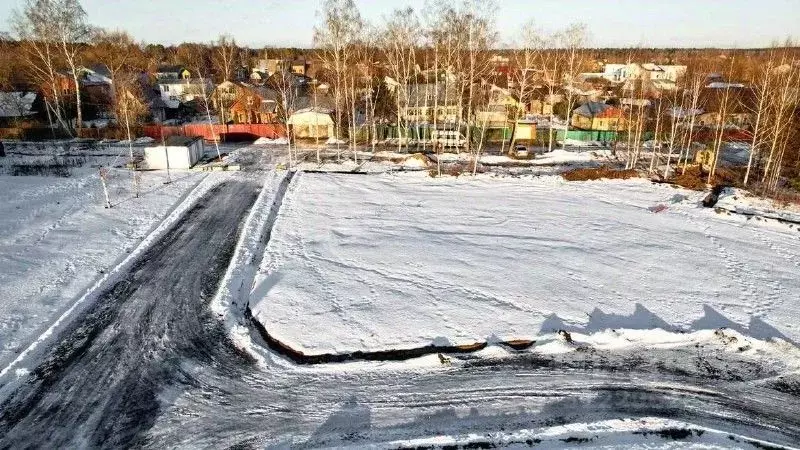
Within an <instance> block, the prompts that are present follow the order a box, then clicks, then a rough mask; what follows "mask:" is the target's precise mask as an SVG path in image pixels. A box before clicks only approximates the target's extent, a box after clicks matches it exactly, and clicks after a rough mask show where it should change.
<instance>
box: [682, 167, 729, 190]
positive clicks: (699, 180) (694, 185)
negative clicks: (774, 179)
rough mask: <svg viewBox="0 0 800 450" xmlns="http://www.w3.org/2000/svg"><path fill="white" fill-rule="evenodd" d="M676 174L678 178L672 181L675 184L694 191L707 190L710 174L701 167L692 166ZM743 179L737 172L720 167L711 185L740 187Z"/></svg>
mask: <svg viewBox="0 0 800 450" xmlns="http://www.w3.org/2000/svg"><path fill="white" fill-rule="evenodd" d="M675 173H676V174H677V176H675V177H673V178H672V179H671V180H670V181H672V182H673V183H675V184H677V185H679V186H682V187H685V188H686V189H691V190H693V191H704V190H705V189H706V186H707V184H706V181H708V172H705V171H703V170H702V169H701V168H700V166H690V167H687V168H686V172H684V173H681V171H680V170H677V171H676V172H675ZM742 178H743V176H740V174H739V173H738V172H737V171H735V170H731V169H728V168H725V167H719V168H717V171H716V175H715V176H714V179H712V180H711V185H725V186H738V185H739V184H740V181H741V180H742Z"/></svg>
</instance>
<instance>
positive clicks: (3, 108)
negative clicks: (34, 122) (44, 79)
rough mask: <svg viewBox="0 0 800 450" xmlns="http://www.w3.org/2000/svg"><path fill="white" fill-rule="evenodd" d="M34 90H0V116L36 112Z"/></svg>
mask: <svg viewBox="0 0 800 450" xmlns="http://www.w3.org/2000/svg"><path fill="white" fill-rule="evenodd" d="M34 101H36V93H35V92H0V117H24V116H31V115H34V114H36V111H33V110H32V109H33V102H34Z"/></svg>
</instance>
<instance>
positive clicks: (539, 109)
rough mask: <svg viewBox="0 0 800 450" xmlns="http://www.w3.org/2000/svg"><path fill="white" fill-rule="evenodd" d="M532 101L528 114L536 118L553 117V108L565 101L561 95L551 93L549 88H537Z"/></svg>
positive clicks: (532, 94)
mask: <svg viewBox="0 0 800 450" xmlns="http://www.w3.org/2000/svg"><path fill="white" fill-rule="evenodd" d="M530 98H532V100H531V101H530V102H529V104H528V113H530V114H533V115H535V116H552V115H553V107H554V106H555V105H556V104H557V103H560V102H563V101H564V95H563V94H561V93H552V94H551V93H550V89H548V88H547V87H537V88H535V89H534V90H533V92H531V94H530Z"/></svg>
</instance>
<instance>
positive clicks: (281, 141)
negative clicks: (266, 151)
mask: <svg viewBox="0 0 800 450" xmlns="http://www.w3.org/2000/svg"><path fill="white" fill-rule="evenodd" d="M288 143H289V141H288V140H287V139H286V138H277V139H270V138H265V137H260V138H258V139H256V140H255V142H253V144H254V145H286V144H288Z"/></svg>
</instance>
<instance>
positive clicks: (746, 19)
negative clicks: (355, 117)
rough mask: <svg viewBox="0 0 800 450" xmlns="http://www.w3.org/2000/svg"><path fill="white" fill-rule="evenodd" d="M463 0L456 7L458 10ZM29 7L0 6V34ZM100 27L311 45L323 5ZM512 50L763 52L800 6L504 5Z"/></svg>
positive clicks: (162, 8) (364, 9)
mask: <svg viewBox="0 0 800 450" xmlns="http://www.w3.org/2000/svg"><path fill="white" fill-rule="evenodd" d="M456 1H458V0H453V2H454V3H455V2H456ZM356 3H357V4H358V6H359V9H360V10H361V13H362V15H363V16H364V17H365V18H366V19H367V20H369V21H372V22H373V23H374V22H377V21H380V20H381V19H382V17H383V16H384V15H386V14H387V13H388V12H389V11H390V10H391V9H393V8H397V7H403V6H412V7H414V8H422V7H423V6H424V4H425V1H424V0H356ZM22 4H23V1H22V0H0V30H8V29H9V28H10V27H9V26H8V18H9V16H10V13H11V10H12V9H14V8H19V7H20V6H21V5H22ZM82 4H83V6H84V9H86V11H87V13H88V18H89V21H90V22H91V23H92V24H93V25H97V26H101V27H104V28H120V29H125V30H127V31H128V32H130V33H131V34H132V35H133V36H134V37H135V38H136V39H137V40H142V41H146V42H154V43H163V44H173V43H180V42H184V41H211V40H213V39H215V38H216V37H217V36H218V35H219V34H222V33H227V34H231V35H233V36H234V37H235V38H236V40H237V41H238V42H239V43H240V44H243V45H250V46H253V47H261V46H266V45H273V46H298V47H308V46H310V45H311V38H312V34H313V31H312V28H313V25H314V23H315V22H316V20H317V16H316V11H317V9H318V7H319V5H320V4H321V0H217V1H214V0H166V1H163V0H149V1H148V0H82ZM497 4H498V5H499V7H500V9H499V10H498V12H497V26H498V29H499V30H500V34H501V38H502V40H503V42H504V43H508V42H510V41H511V40H513V39H514V38H515V37H516V34H517V33H518V30H519V28H520V27H521V25H522V24H523V23H525V22H526V21H528V20H530V19H534V20H535V21H536V22H537V23H538V24H540V26H542V27H544V28H551V29H557V28H558V27H559V26H560V24H567V23H571V22H583V23H586V24H587V25H589V30H590V32H591V37H592V39H591V42H590V43H591V45H592V46H595V47H628V46H637V45H641V46H648V47H649V46H653V47H738V48H744V47H763V46H768V45H769V44H770V42H771V41H772V40H774V39H779V40H781V41H782V40H783V39H785V38H786V37H787V36H793V37H795V38H800V0H758V1H753V0H660V1H659V0H656V1H652V0H498V1H497Z"/></svg>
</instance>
